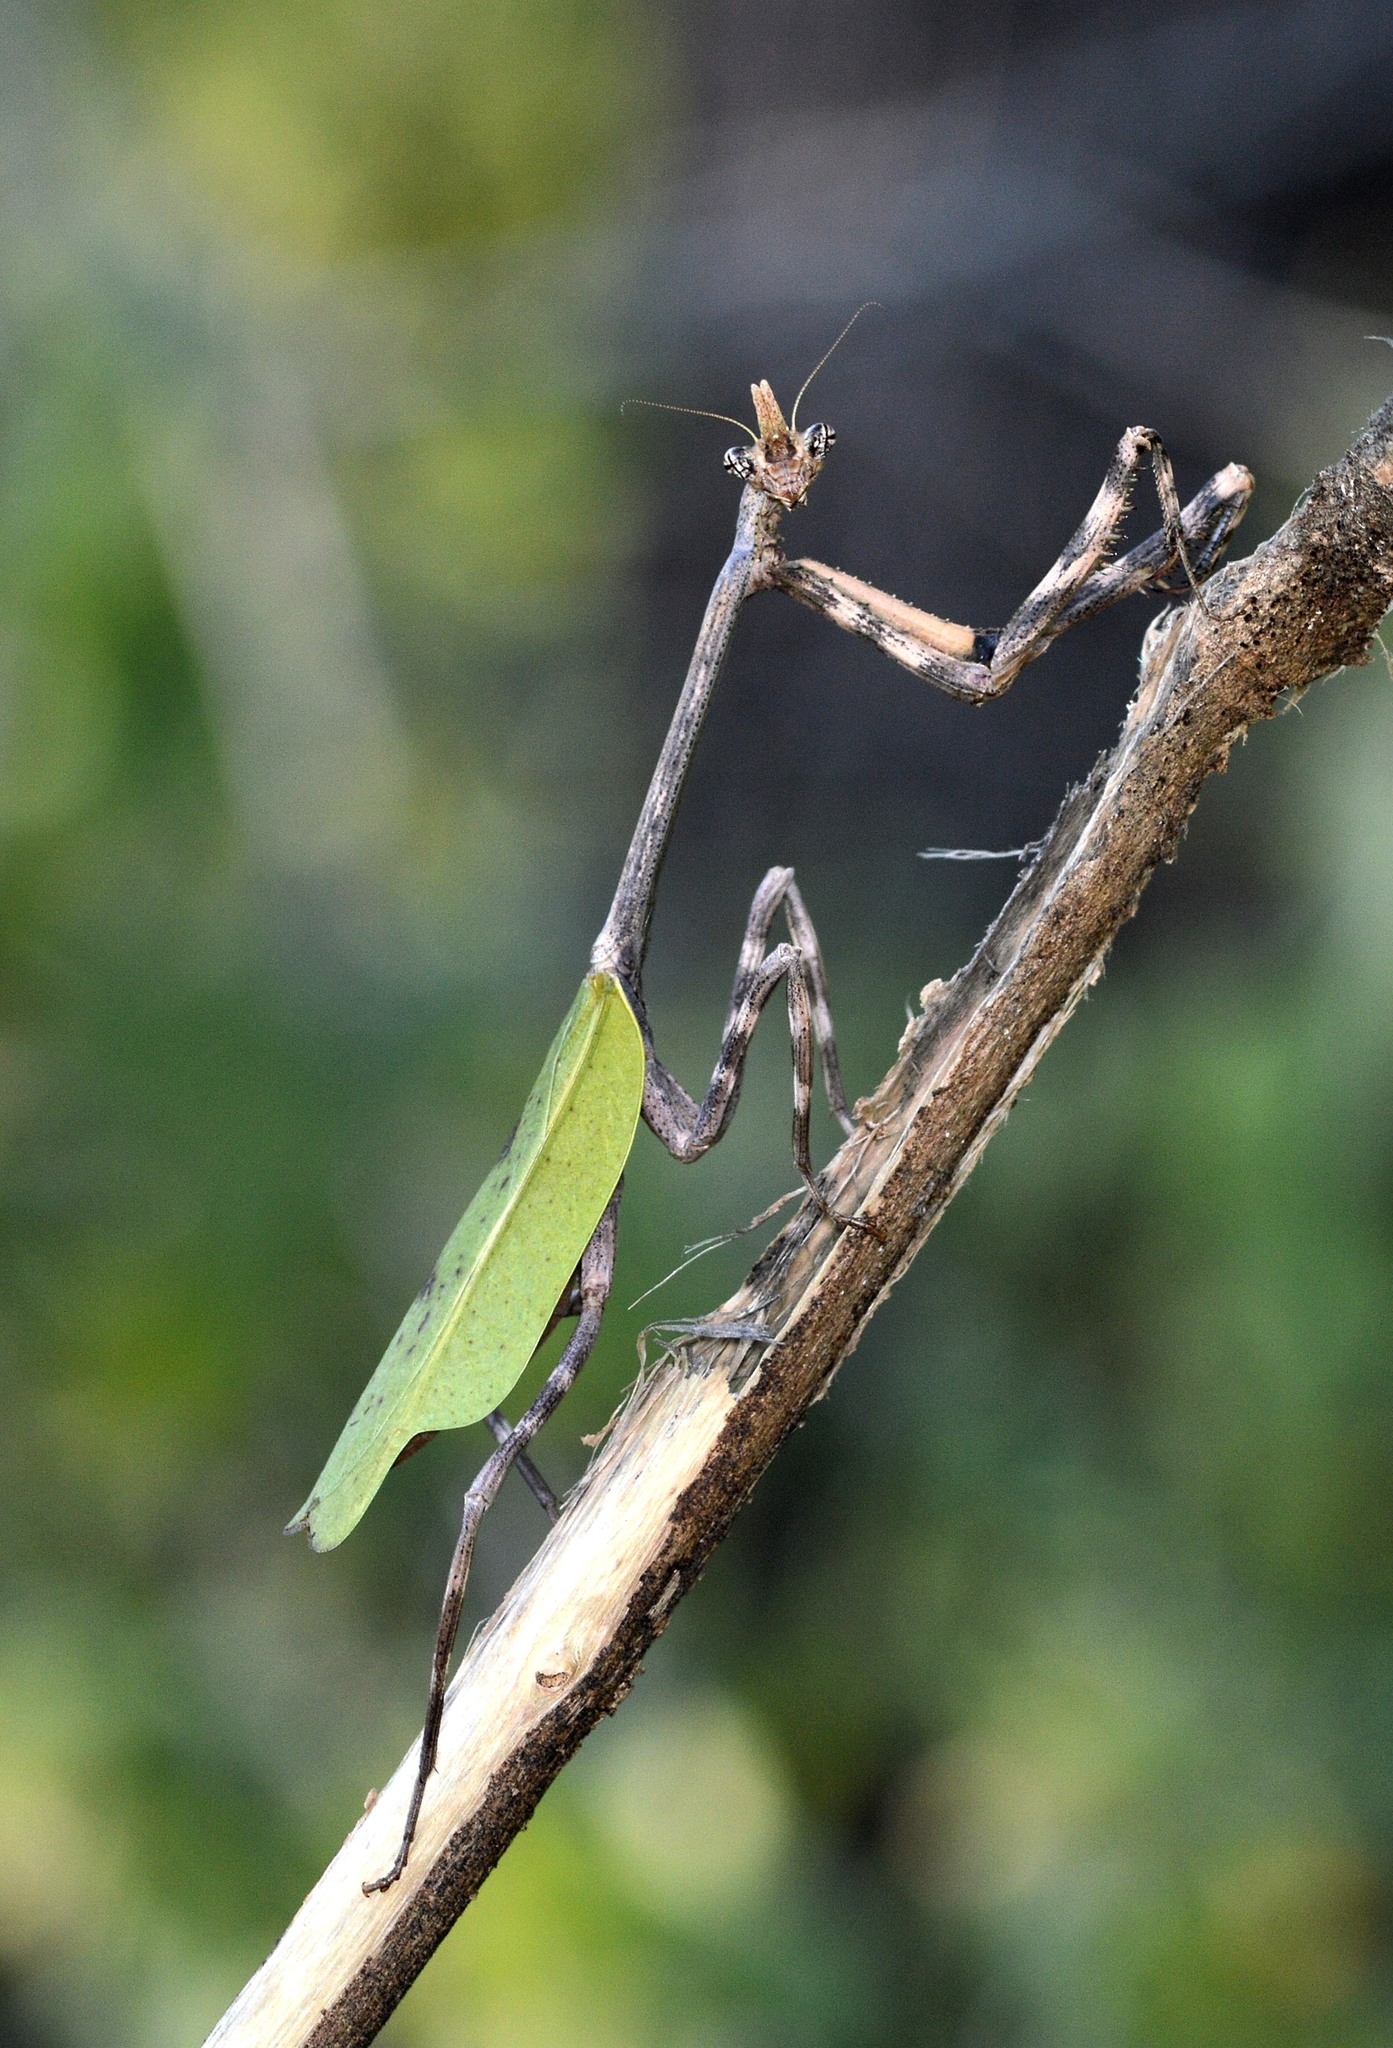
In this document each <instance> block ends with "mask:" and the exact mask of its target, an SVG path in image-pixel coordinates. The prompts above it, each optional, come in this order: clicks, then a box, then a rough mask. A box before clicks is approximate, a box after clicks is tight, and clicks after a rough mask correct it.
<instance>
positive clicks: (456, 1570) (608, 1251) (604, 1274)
mask: <svg viewBox="0 0 1393 2048" xmlns="http://www.w3.org/2000/svg"><path fill="white" fill-rule="evenodd" d="M622 1192H623V1182H622V1181H621V1182H620V1184H619V1186H618V1187H617V1188H616V1189H615V1191H614V1193H613V1195H612V1196H611V1197H610V1201H609V1206H608V1208H607V1209H606V1210H605V1213H604V1215H603V1216H602V1217H601V1218H600V1221H599V1223H598V1224H597V1225H596V1228H595V1234H594V1236H593V1237H592V1238H591V1240H590V1242H589V1244H588V1245H587V1246H586V1247H585V1250H584V1252H583V1253H582V1255H581V1261H580V1319H579V1321H578V1322H577V1324H576V1327H575V1329H574V1330H573V1331H572V1333H571V1336H570V1338H569V1340H568V1342H567V1345H566V1349H565V1350H564V1351H563V1352H562V1354H561V1356H560V1358H559V1359H558V1360H557V1362H556V1364H555V1365H554V1366H553V1367H552V1369H551V1371H550V1373H548V1375H547V1378H546V1380H545V1381H544V1383H543V1385H542V1389H541V1392H540V1393H539V1394H538V1395H537V1397H536V1399H535V1400H534V1401H533V1403H532V1405H531V1407H530V1408H528V1409H527V1411H526V1413H525V1414H524V1415H523V1416H522V1417H521V1418H520V1420H518V1421H517V1422H515V1423H514V1424H513V1426H512V1428H511V1429H510V1430H509V1431H508V1433H507V1435H506V1436H505V1437H504V1438H503V1439H502V1441H501V1442H500V1443H499V1445H498V1448H497V1450H495V1452H494V1453H493V1456H492V1457H491V1458H489V1459H488V1460H487V1461H486V1463H485V1464H484V1465H482V1466H481V1467H480V1470H479V1472H478V1474H477V1476H476V1477H475V1480H474V1483H473V1485H472V1486H471V1487H470V1489H469V1491H468V1493H466V1495H465V1496H464V1514H463V1517H462V1519H461V1522H460V1532H459V1540H458V1542H457V1543H456V1544H455V1554H454V1556H453V1557H452V1559H451V1560H450V1576H449V1579H448V1580H447V1582H446V1586H445V1598H444V1601H443V1602H442V1604H441V1609H440V1625H439V1627H438V1629H437V1630H436V1637H435V1655H434V1657H433V1658H432V1660H431V1673H430V1693H429V1695H428V1697H427V1700H426V1718H425V1724H424V1726H423V1728H422V1730H421V1747H420V1752H419V1756H418V1760H417V1764H416V1782H415V1784H414V1785H413V1786H412V1788H411V1802H410V1805H409V1806H408V1808H407V1814H406V1825H405V1828H404V1829H403V1832H402V1841H401V1847H400V1848H399V1849H398V1851H397V1858H396V1861H395V1863H393V1865H392V1867H391V1869H390V1870H389V1871H387V1872H386V1873H385V1874H384V1875H383V1876H382V1877H379V1878H376V1879H374V1880H373V1881H372V1882H371V1883H370V1884H365V1885H364V1886H363V1890H364V1891H365V1892H380V1891H386V1890H387V1888H388V1886H389V1885H394V1884H395V1883H396V1881H397V1879H398V1878H399V1877H400V1876H401V1874H402V1872H403V1870H404V1869H405V1868H406V1859H407V1857H408V1855H409V1854H410V1852H411V1843H412V1839H413V1837H414V1835H415V1833H416V1823H417V1821H418V1820H419V1818H420V1814H421V1801H422V1800H423V1799H424V1798H425V1793H426V1781H427V1780H428V1778H429V1777H430V1774H431V1772H432V1771H433V1770H434V1768H435V1752H436V1749H437V1747H438V1745H439V1742H440V1723H441V1720H442V1718H443V1716H444V1713H445V1689H446V1686H447V1684H448V1681H449V1676H450V1657H451V1654H452V1652H453V1650H454V1647H455V1637H456V1635H457V1634H458V1633H459V1624H460V1614H461V1612H462V1610H463V1607H464V1595H465V1589H466V1587H467V1586H468V1584H469V1567H470V1564H471V1563H472V1561H473V1557H474V1541H475V1538H476V1537H477V1535H478V1533H479V1524H480V1523H481V1522H482V1521H483V1519H484V1516H485V1515H486V1514H487V1513H488V1511H489V1509H490V1508H491V1507H492V1506H493V1503H494V1501H495V1500H496V1499H497V1497H498V1489H499V1488H500V1487H501V1486H502V1484H503V1481H504V1480H505V1479H506V1478H507V1476H508V1473H509V1471H510V1470H511V1469H512V1467H513V1465H514V1464H515V1463H516V1462H517V1460H518V1458H519V1457H520V1456H521V1455H522V1454H523V1452H524V1451H525V1450H526V1448H527V1446H528V1444H530V1443H531V1441H532V1439H533V1437H534V1436H536V1434H537V1432H538V1430H539V1429H540V1428H541V1427H542V1424H543V1423H544V1422H545V1421H546V1419H547V1417H548V1416H549V1415H551V1414H552V1412H553V1411H554V1410H555V1409H556V1407H557V1406H558V1405H559V1403H560V1402H561V1401H562V1400H564V1399H565V1397H566V1395H567V1394H568V1393H569V1392H570V1390H571V1388H572V1387H573V1386H574V1385H575V1383H576V1380H577V1379H578V1377H579V1375H580V1370H581V1367H582V1366H583V1365H584V1364H585V1361H586V1360H587V1359H588V1358H589V1356H590V1354H591V1352H592V1351H593V1350H594V1348H595V1339H596V1338H597V1337H598V1336H599V1334H600V1321H601V1318H602V1317H603V1315H604V1310H605V1303H606V1301H607V1300H608V1299H609V1290H610V1287H611V1286H612V1284H613V1281H614V1244H615V1235H616V1227H617V1223H618V1218H619V1198H620V1195H621V1194H622ZM490 1422H492V1418H490Z"/></svg>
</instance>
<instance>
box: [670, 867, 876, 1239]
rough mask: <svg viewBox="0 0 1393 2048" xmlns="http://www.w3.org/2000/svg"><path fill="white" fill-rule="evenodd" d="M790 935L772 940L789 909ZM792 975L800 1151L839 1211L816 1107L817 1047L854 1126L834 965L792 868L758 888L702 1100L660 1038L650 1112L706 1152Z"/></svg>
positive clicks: (838, 1112) (835, 1110) (688, 1146)
mask: <svg viewBox="0 0 1393 2048" xmlns="http://www.w3.org/2000/svg"><path fill="white" fill-rule="evenodd" d="M780 910H782V911H783V914H784V921H785V923H786V924H787V926H788V932H789V938H788V941H786V942H785V943H784V944H782V945H778V946H774V947H772V948H769V950H766V948H768V947H769V933H770V929H771V927H772V925H773V922H774V919H775V917H776V916H777V915H778V913H779V911H780ZM785 978H787V982H788V1018H789V1035H790V1037H791V1039H792V1043H793V1157H794V1162H795V1164H796V1166H797V1168H798V1172H799V1174H800V1176H801V1177H802V1180H803V1182H804V1185H805V1186H806V1187H807V1189H808V1192H809V1193H810V1194H811V1196H812V1198H813V1200H814V1201H815V1202H816V1203H817V1206H818V1208H819V1209H820V1210H821V1211H822V1212H823V1214H824V1215H829V1216H833V1218H834V1220H835V1221H839V1222H842V1221H845V1220H846V1219H845V1218H841V1217H836V1215H835V1212H834V1211H832V1210H831V1209H829V1207H828V1204H827V1201H826V1198H825V1197H824V1196H823V1194H822V1191H821V1189H820V1188H819V1187H818V1186H817V1183H816V1181H815V1180H814V1178H813V1167H812V1150H811V1143H810V1137H809V1122H810V1118H811V1115H812V1082H813V1048H814V1045H816V1046H817V1047H818V1049H819V1050H820V1052H821V1055H822V1076H823V1085H824V1087H825V1089H826V1093H827V1101H828V1104H829V1106H830V1108H831V1111H832V1114H833V1115H834V1116H835V1117H836V1118H837V1121H838V1122H839V1123H840V1124H841V1126H842V1128H843V1129H844V1130H845V1131H848V1132H850V1131H851V1130H852V1129H853V1128H854V1126H853V1124H852V1121H851V1116H850V1114H849V1112H848V1110H847V1105H846V1093H845V1090H844V1089H843V1087H842V1079H841V1072H840V1070H839V1067H838V1064H837V1046H836V1039H835V1037H834V1035H833V1030H832V1013H831V1010H830V1008H829V1006H828V1001H827V974H826V970H825V968H824V966H823V962H822V948H821V947H820V946H819V944H818V938H817V933H816V931H815V930H814V929H813V921H812V919H811V918H810V917H809V915H808V912H807V908H806V906H805V905H804V902H803V898H802V896H801V895H800V894H799V892H798V888H797V886H796V884H795V882H794V879H793V869H792V868H783V867H778V868H770V870H769V872H768V874H767V875H766V876H765V877H764V880H763V881H762V882H761V883H760V885H759V887H758V889H757V890H756V891H755V894H754V899H753V901H752V902H751V904H750V910H749V915H748V917H747V919H746V922H745V938H744V943H743V944H742V946H741V948H740V957H739V960H738V961H737V963H736V968H735V982H734V986H733V987H732V989H731V996H730V1007H729V1010H728V1011H727V1014H726V1025H725V1031H724V1034H723V1036H722V1039H721V1050H720V1053H719V1055H718V1056H717V1060H716V1065H715V1068H714V1070H713V1071H712V1075H711V1081H710V1085H709V1086H708V1088H707V1090H706V1093H705V1095H704V1096H703V1097H702V1098H701V1100H700V1102H697V1101H695V1100H694V1099H693V1097H692V1096H690V1095H689V1094H688V1093H687V1091H686V1089H685V1088H684V1087H683V1086H682V1083H681V1082H680V1081H679V1080H678V1079H677V1077H676V1075H675V1074H673V1073H672V1072H671V1071H670V1070H669V1069H668V1068H667V1067H666V1066H665V1065H664V1064H663V1062H662V1060H660V1059H659V1057H658V1055H657V1053H656V1052H655V1051H654V1050H653V1049H652V1044H651V1040H650V1044H649V1052H648V1072H647V1076H646V1078H645V1083H644V1093H643V1120H644V1122H645V1123H646V1124H647V1125H648V1127H649V1129H650V1130H651V1131H652V1132H653V1133H654V1135H655V1136H656V1137H657V1138H658V1139H659V1140H660V1141H661V1143H662V1144H663V1145H665V1146H666V1147H667V1149H668V1151H669V1152H670V1153H671V1154H672V1156H673V1158H674V1159H677V1160H681V1161H683V1162H684V1163H685V1162H687V1161H689V1160H693V1159H700V1158H701V1156H702V1154H703V1153H704V1152H709V1151H710V1149H711V1147H712V1146H713V1145H714V1144H716V1143H718V1142H719V1140H720V1139H721V1138H722V1137H724V1135H725V1133H726V1131H727V1129H728V1128H729V1125H730V1120H731V1118H732V1116H733V1115H734V1114H735V1108H736V1104H737V1103H738V1101H739V1099H740V1085H741V1082H742V1081H743V1079H744V1073H745V1058H746V1055H747V1054H748V1052H749V1049H750V1042H751V1040H752V1039H753V1037H754V1034H755V1030H756V1027H757V1026H758V1024H759V1020H760V1017H761V1015H762V1013H763V1010H764V1006H765V1004H766V1003H767V1002H768V1000H769V998H770V996H771V995H772V994H773V993H774V990H775V989H776V988H777V987H778V985H779V983H780V982H781V981H783V980H784V979H785Z"/></svg>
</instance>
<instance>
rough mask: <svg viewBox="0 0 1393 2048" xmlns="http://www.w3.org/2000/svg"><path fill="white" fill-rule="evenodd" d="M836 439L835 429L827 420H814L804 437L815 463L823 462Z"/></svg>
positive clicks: (805, 444)
mask: <svg viewBox="0 0 1393 2048" xmlns="http://www.w3.org/2000/svg"><path fill="white" fill-rule="evenodd" d="M836 438H837V433H836V429H835V427H829V426H828V424H827V422H826V421H825V420H814V421H813V424H812V425H811V426H810V427H809V428H808V431H807V433H806V434H805V435H804V436H803V443H804V446H805V447H806V448H807V451H808V453H809V455H811V456H812V458H813V461H814V462H821V460H822V458H823V456H824V455H825V454H826V453H827V451H828V449H829V448H830V447H831V446H832V444H833V442H834V441H835V440H836Z"/></svg>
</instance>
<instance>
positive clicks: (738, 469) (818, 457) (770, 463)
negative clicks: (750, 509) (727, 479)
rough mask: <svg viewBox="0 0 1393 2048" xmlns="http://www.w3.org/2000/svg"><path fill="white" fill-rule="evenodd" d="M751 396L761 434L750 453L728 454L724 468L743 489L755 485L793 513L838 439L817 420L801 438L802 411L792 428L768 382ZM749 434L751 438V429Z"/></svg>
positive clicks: (729, 450) (738, 450) (754, 387)
mask: <svg viewBox="0 0 1393 2048" xmlns="http://www.w3.org/2000/svg"><path fill="white" fill-rule="evenodd" d="M750 396H751V398H753V400H754V403H755V418H756V419H757V420H758V421H759V432H758V434H751V435H750V441H751V445H750V446H749V447H748V448H727V450H726V452H725V457H724V461H725V466H726V468H727V469H728V470H729V471H730V473H731V475H732V476H738V477H739V479H740V481H741V483H745V484H752V485H753V486H754V488H755V490H757V491H763V493H764V495H765V497H766V498H773V499H774V500H775V502H776V503H777V504H780V505H786V506H788V507H789V509H790V510H791V509H792V508H793V506H795V505H801V504H802V503H803V500H804V499H805V498H806V497H807V495H808V487H809V485H810V484H811V483H812V480H813V478H814V477H815V476H816V475H817V473H818V471H819V470H820V469H821V467H822V465H823V463H824V462H825V460H826V459H827V451H828V449H829V448H830V447H831V446H832V443H833V442H834V441H835V440H836V438H837V437H836V435H835V434H834V433H833V431H832V429H831V427H829V426H827V425H826V424H825V422H824V421H822V420H815V421H814V422H813V424H812V426H810V427H804V429H803V431H802V433H799V431H798V426H797V419H798V408H797V406H795V407H794V408H793V418H794V424H793V425H792V426H790V425H789V423H788V421H787V420H785V418H784V416H783V414H782V412H781V411H780V410H779V401H778V399H777V398H775V396H774V394H773V392H772V391H771V390H770V388H769V381H768V379H767V378H765V379H763V380H762V381H761V382H760V383H758V384H752V385H751V386H750ZM800 396H801V394H800ZM745 431H746V433H750V429H749V428H748V427H747V428H746V429H745Z"/></svg>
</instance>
